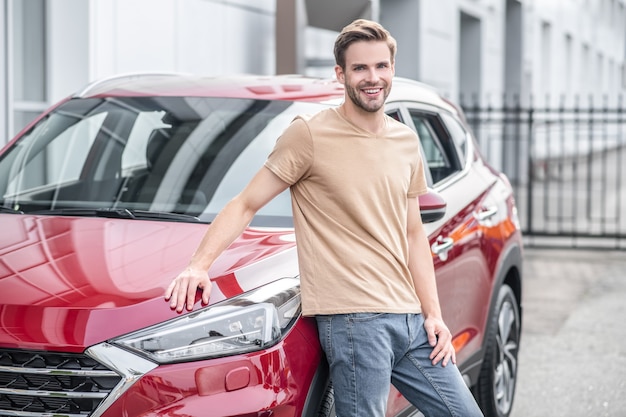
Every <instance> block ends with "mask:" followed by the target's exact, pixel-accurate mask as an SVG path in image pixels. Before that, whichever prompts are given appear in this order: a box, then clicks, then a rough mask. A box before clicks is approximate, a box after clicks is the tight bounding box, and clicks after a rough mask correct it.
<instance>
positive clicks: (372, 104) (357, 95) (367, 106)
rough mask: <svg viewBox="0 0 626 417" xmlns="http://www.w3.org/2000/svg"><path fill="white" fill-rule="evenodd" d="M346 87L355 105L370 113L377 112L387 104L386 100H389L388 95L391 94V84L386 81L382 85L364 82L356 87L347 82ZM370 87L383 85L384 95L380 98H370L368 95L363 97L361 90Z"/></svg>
mask: <svg viewBox="0 0 626 417" xmlns="http://www.w3.org/2000/svg"><path fill="white" fill-rule="evenodd" d="M344 87H345V89H346V92H347V93H348V97H349V98H350V101H352V102H353V103H354V105H355V106H357V107H358V108H360V109H362V110H365V111H366V112H369V113H375V112H377V111H378V110H380V109H381V108H382V107H383V106H384V105H385V101H386V100H387V97H388V96H389V92H390V91H391V86H390V85H389V84H388V83H386V82H384V81H382V86H381V85H372V84H368V83H363V84H362V85H361V86H358V87H356V88H354V87H352V86H351V85H350V84H349V83H345V84H344ZM370 87H371V88H381V87H382V96H379V97H378V98H375V99H368V98H367V97H365V98H363V97H362V96H361V90H363V89H367V88H370Z"/></svg>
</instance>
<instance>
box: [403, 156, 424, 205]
mask: <svg viewBox="0 0 626 417" xmlns="http://www.w3.org/2000/svg"><path fill="white" fill-rule="evenodd" d="M412 174H413V175H412V176H411V183H410V184H409V191H408V192H407V197H417V196H420V195H422V194H426V192H428V183H427V182H426V173H425V172H424V160H423V159H422V155H421V152H420V151H419V148H418V152H417V162H416V164H415V168H414V170H413V173H412Z"/></svg>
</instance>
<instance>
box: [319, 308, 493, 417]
mask: <svg viewBox="0 0 626 417" xmlns="http://www.w3.org/2000/svg"><path fill="white" fill-rule="evenodd" d="M316 320H317V327H318V330H319V336H320V342H321V344H322V348H323V350H324V352H325V353H326V357H327V359H328V363H329V365H330V377H331V380H332V383H333V387H334V390H335V411H336V413H337V417H383V416H384V415H385V410H386V407H387V399H388V396H389V387H390V383H392V384H393V385H394V386H395V387H396V388H397V389H398V391H400V393H401V394H402V395H404V397H405V398H406V399H407V400H408V401H409V402H410V403H411V404H413V405H414V406H415V407H417V408H418V409H419V410H420V411H421V412H422V413H423V414H424V415H425V416H426V417H430V416H433V417H444V416H458V417H474V416H482V413H481V411H480V409H479V407H478V405H477V404H476V401H475V400H474V397H473V396H472V393H471V392H470V390H469V389H468V388H467V385H466V384H465V382H464V381H463V378H462V376H461V374H460V372H459V370H458V368H457V367H456V365H454V364H452V363H451V362H448V365H447V366H445V367H443V366H441V362H440V363H439V364H438V365H435V366H433V365H432V362H431V360H430V359H429V358H428V356H429V355H430V353H431V352H432V349H433V348H432V347H431V346H430V345H429V344H428V336H427V335H426V330H425V329H424V318H423V316H422V315H421V314H385V313H353V314H338V315H329V316H316Z"/></svg>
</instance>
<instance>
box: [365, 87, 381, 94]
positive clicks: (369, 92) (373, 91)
mask: <svg viewBox="0 0 626 417" xmlns="http://www.w3.org/2000/svg"><path fill="white" fill-rule="evenodd" d="M378 91H379V89H378V88H377V89H375V90H365V92H366V93H368V94H374V93H377V92H378Z"/></svg>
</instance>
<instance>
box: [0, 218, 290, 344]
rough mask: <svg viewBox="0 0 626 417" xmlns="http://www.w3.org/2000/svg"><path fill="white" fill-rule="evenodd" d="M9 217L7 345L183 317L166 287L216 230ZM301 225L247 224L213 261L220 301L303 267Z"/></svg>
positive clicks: (1, 288)
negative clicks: (297, 228) (295, 235)
mask: <svg viewBox="0 0 626 417" xmlns="http://www.w3.org/2000/svg"><path fill="white" fill-rule="evenodd" d="M0 222H1V223H2V224H3V228H4V232H3V233H2V235H1V237H0V318H1V319H2V323H3V325H2V326H0V346H3V347H10V348H27V349H55V350H58V349H61V350H65V351H73V352H82V351H83V350H85V348H86V347H88V346H91V345H94V344H96V343H100V342H102V341H105V340H108V339H110V338H112V337H116V336H119V335H122V334H125V333H128V332H131V331H134V330H136V329H140V328H143V327H146V326H149V325H152V324H155V323H159V322H162V321H164V320H167V319H169V318H173V317H175V316H177V314H176V313H175V312H173V311H171V310H169V309H168V308H167V304H166V303H165V302H164V301H163V294H164V292H165V288H166V287H167V285H169V283H170V282H171V279H172V277H173V276H175V275H176V274H177V273H178V272H179V271H180V270H181V269H182V268H184V266H185V265H186V264H187V262H188V260H189V259H188V257H189V254H190V253H192V251H193V250H194V249H195V247H196V246H197V244H198V242H199V240H200V239H201V238H202V235H203V234H204V232H205V231H206V225H204V224H188V223H172V222H153V221H131V220H120V219H102V218H72V217H51V216H29V215H20V216H16V215H10V214H0ZM291 234H292V232H291V231H289V230H287V231H261V230H254V229H249V230H248V231H246V232H245V233H244V234H243V235H242V237H241V238H239V239H238V240H237V241H236V242H234V243H233V245H232V246H231V247H230V248H229V249H228V250H227V251H226V252H225V253H224V254H223V255H222V256H221V257H220V258H219V259H218V260H217V261H216V262H215V264H214V265H213V267H212V268H211V270H210V276H211V277H212V278H213V281H214V284H215V285H214V290H213V292H212V295H211V299H210V303H211V304H213V303H216V302H219V301H222V300H224V299H225V298H229V297H233V296H235V295H239V294H241V293H242V292H243V291H248V290H250V289H252V288H256V287H257V286H259V285H262V283H263V282H264V280H272V279H276V277H277V276H278V277H282V276H288V275H286V274H292V275H291V276H295V275H297V265H296V264H295V263H294V262H292V261H290V260H292V259H293V256H292V254H290V253H289V251H290V250H292V249H293V248H294V245H295V243H294V242H293V239H291V238H289V236H291ZM84 248H88V249H87V250H84ZM285 251H287V253H286V255H285V254H283V255H281V254H280V252H285ZM274 255H275V256H274ZM247 265H254V267H250V268H246V269H245V271H244V272H242V273H241V279H239V278H238V275H237V274H238V271H240V270H241V269H242V268H244V267H245V266H247ZM275 274H280V275H275ZM264 277H265V278H264ZM18 294H19V296H17V295H18ZM33 323H38V325H37V326H33V325H32V324H33Z"/></svg>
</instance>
